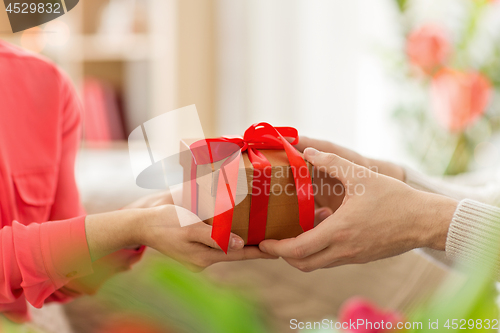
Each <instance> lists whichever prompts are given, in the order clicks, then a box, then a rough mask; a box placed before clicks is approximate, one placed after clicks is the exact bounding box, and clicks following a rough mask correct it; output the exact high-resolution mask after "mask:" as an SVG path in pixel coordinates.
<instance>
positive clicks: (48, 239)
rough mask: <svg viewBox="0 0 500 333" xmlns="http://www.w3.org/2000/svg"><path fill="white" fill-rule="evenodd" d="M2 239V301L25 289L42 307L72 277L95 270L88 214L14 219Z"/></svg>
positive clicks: (9, 301)
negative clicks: (87, 229)
mask: <svg viewBox="0 0 500 333" xmlns="http://www.w3.org/2000/svg"><path fill="white" fill-rule="evenodd" d="M0 240H1V242H0V260H1V262H2V265H1V266H0V274H1V276H2V279H1V280H0V288H1V291H0V303H7V304H8V303H13V302H14V301H15V300H16V299H17V298H18V297H19V296H20V295H21V294H22V293H23V292H24V295H25V297H26V299H27V300H28V302H30V303H31V304H32V305H33V306H35V307H41V306H42V305H43V303H44V301H45V300H46V299H47V298H48V297H50V295H51V294H52V293H54V292H55V291H56V290H58V289H59V288H61V287H63V286H64V285H65V284H67V283H68V282H69V281H70V280H71V279H74V278H77V277H80V276H85V275H88V274H91V273H92V263H91V261H90V255H89V250H88V247H87V239H86V237H85V217H84V216H82V217H77V218H73V219H69V220H64V221H54V222H47V223H42V224H39V223H32V224H30V225H28V226H25V225H22V224H20V223H18V222H16V221H14V223H13V224H12V226H8V227H3V228H2V229H1V230H0Z"/></svg>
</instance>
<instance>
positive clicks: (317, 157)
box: [304, 148, 370, 184]
mask: <svg viewBox="0 0 500 333" xmlns="http://www.w3.org/2000/svg"><path fill="white" fill-rule="evenodd" d="M304 158H305V159H306V160H308V161H309V162H310V163H311V164H313V165H314V166H315V167H316V168H318V170H321V171H323V170H324V171H325V172H326V173H327V174H328V175H330V177H333V178H337V179H339V180H340V181H341V182H342V183H344V184H345V183H346V182H349V181H350V182H354V181H355V180H356V175H357V174H358V173H359V172H360V170H363V169H364V168H363V167H361V166H359V165H357V164H354V163H352V162H349V161H348V160H346V159H344V158H342V157H340V156H338V155H335V154H330V153H324V152H321V151H318V150H316V149H314V148H306V150H305V151H304ZM366 172H370V171H369V170H368V169H367V170H366Z"/></svg>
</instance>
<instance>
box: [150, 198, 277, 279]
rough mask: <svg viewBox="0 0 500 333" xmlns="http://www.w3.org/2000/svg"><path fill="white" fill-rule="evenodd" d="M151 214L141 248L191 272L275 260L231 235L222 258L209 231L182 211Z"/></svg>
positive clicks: (172, 208) (167, 208)
mask: <svg viewBox="0 0 500 333" xmlns="http://www.w3.org/2000/svg"><path fill="white" fill-rule="evenodd" d="M151 214H152V216H151V218H149V219H147V220H146V221H145V222H144V224H143V230H142V237H141V238H142V240H143V241H142V244H144V245H147V246H149V247H152V248H154V249H156V250H158V251H159V252H161V253H163V254H164V255H166V256H169V257H171V258H173V259H175V260H177V261H179V262H181V263H184V264H186V266H188V268H190V269H192V270H194V271H199V270H202V269H204V268H206V267H208V266H210V265H212V264H215V263H217V262H221V261H236V260H248V259H259V258H263V259H276V258H277V257H275V256H272V255H269V254H266V253H264V252H262V251H260V249H259V248H258V247H257V246H244V242H243V239H242V238H241V237H239V236H237V235H235V234H233V233H231V238H230V241H229V251H228V253H227V254H225V253H224V252H223V251H222V250H221V249H220V247H219V246H218V245H217V243H216V242H215V241H214V240H213V239H212V237H211V234H212V227H211V226H210V225H208V224H206V223H204V222H202V221H201V220H200V219H199V218H198V216H196V215H195V214H193V213H192V212H190V211H189V210H187V209H185V208H182V207H178V206H174V205H165V206H160V207H156V208H153V209H151Z"/></svg>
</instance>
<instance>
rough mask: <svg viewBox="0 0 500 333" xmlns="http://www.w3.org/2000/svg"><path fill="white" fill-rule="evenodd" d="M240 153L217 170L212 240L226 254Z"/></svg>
mask: <svg viewBox="0 0 500 333" xmlns="http://www.w3.org/2000/svg"><path fill="white" fill-rule="evenodd" d="M240 156H241V152H240V151H238V152H237V153H236V156H234V155H233V157H229V158H228V159H227V160H226V162H224V163H223V164H222V166H221V168H220V170H219V180H218V182H217V194H216V198H215V211H214V222H213V226H212V239H213V240H214V241H215V242H216V243H217V245H219V246H220V248H221V249H222V251H224V252H225V253H226V254H227V250H228V247H229V238H230V237H231V226H232V224H233V213H234V206H235V199H236V188H237V185H238V171H239V165H240Z"/></svg>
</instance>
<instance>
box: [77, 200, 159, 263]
mask: <svg viewBox="0 0 500 333" xmlns="http://www.w3.org/2000/svg"><path fill="white" fill-rule="evenodd" d="M152 213H153V212H152V211H151V209H126V210H119V211H114V212H109V213H103V214H96V215H89V216H87V217H86V219H85V233H86V236H87V244H88V247H89V252H90V256H91V258H92V261H96V260H97V259H99V258H102V257H104V256H106V255H108V254H110V253H113V252H116V251H118V250H121V249H124V248H130V247H133V246H139V245H140V244H142V242H143V237H142V236H143V230H144V225H145V223H146V221H147V220H148V218H150V217H151V215H152Z"/></svg>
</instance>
